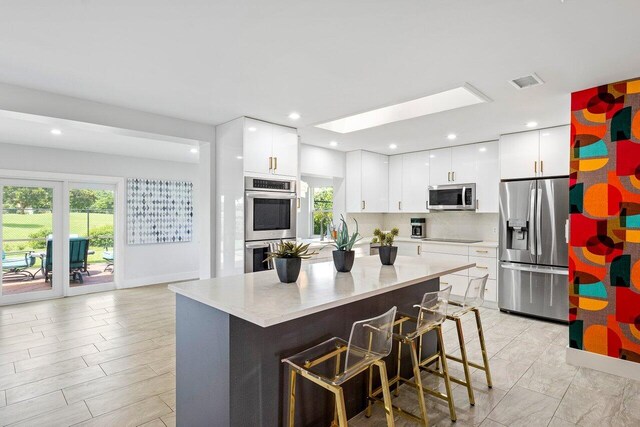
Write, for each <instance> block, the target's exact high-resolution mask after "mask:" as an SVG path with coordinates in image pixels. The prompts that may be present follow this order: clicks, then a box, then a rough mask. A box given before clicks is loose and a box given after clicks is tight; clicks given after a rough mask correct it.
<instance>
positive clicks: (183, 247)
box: [0, 143, 209, 287]
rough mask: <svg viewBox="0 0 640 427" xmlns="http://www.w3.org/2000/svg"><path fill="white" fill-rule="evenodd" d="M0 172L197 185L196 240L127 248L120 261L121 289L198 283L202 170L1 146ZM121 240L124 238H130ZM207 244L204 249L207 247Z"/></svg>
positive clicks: (195, 194) (39, 148)
mask: <svg viewBox="0 0 640 427" xmlns="http://www.w3.org/2000/svg"><path fill="white" fill-rule="evenodd" d="M0 169H4V170H22V171H34V172H52V173H61V174H80V175H101V176H110V177H122V178H153V179H167V180H187V181H191V182H193V184H194V193H193V194H194V230H193V239H194V240H193V241H191V242H185V243H171V244H153V245H127V244H125V245H124V253H123V254H120V255H118V259H117V262H118V263H122V262H125V263H126V264H125V267H124V279H123V283H120V284H119V285H120V286H121V287H122V286H124V287H128V286H138V285H147V284H153V283H162V282H168V281H174V280H183V279H192V278H198V276H199V264H200V258H201V257H202V253H201V252H200V251H201V247H200V241H199V238H200V237H201V236H202V233H201V231H202V230H207V227H202V223H201V221H202V220H203V218H204V219H205V220H206V218H207V217H206V215H201V209H205V211H206V210H207V207H203V206H202V204H201V203H200V200H198V199H199V197H198V195H199V193H200V191H201V190H203V189H202V188H201V182H200V179H199V178H200V176H201V175H200V170H199V165H194V164H188V163H179V162H167V161H161V160H150V159H141V158H133V157H123V156H112V155H106V154H97V153H87V152H82V151H67V150H58V149H50V148H41V147H32V146H24V145H13V144H6V143H0ZM202 185H205V186H208V185H209V183H208V182H205V183H204V184H202ZM207 191H209V190H207ZM119 238H120V239H126V236H119ZM125 242H126V240H125ZM204 243H205V246H206V244H207V242H204ZM204 250H206V249H204ZM116 268H117V266H116Z"/></svg>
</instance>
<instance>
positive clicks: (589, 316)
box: [569, 78, 640, 362]
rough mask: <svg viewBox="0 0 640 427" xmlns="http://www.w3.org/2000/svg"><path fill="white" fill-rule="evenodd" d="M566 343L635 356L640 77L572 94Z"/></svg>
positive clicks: (639, 357)
mask: <svg viewBox="0 0 640 427" xmlns="http://www.w3.org/2000/svg"><path fill="white" fill-rule="evenodd" d="M571 139H572V143H571V177H570V192H569V193H570V196H569V198H570V203H569V206H570V218H571V219H570V223H571V225H570V230H571V237H570V242H569V287H570V289H569V307H570V309H569V322H570V323H569V340H570V346H571V347H573V348H576V349H581V350H585V351H589V352H593V353H598V354H602V355H606V356H610V357H615V358H619V359H626V360H630V361H634V362H640V78H638V79H634V80H629V81H624V82H618V83H613V84H609V85H605V86H599V87H595V88H592V89H587V90H583V91H580V92H576V93H573V94H572V96H571Z"/></svg>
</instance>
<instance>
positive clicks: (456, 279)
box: [398, 243, 498, 303]
mask: <svg viewBox="0 0 640 427" xmlns="http://www.w3.org/2000/svg"><path fill="white" fill-rule="evenodd" d="M399 251H400V249H398V252H399ZM421 256H423V257H425V258H427V259H429V260H430V261H435V262H438V261H457V262H461V263H475V264H476V266H475V267H472V268H470V269H468V270H462V271H458V272H456V273H453V274H447V275H446V276H442V278H441V279H440V284H441V285H442V286H443V287H444V286H449V285H451V295H452V299H454V300H461V299H462V298H464V294H465V292H466V291H467V286H468V285H469V280H470V279H471V278H476V277H482V276H484V275H486V274H488V275H489V278H488V280H487V286H486V288H485V294H484V298H485V301H487V302H489V303H497V302H498V277H497V271H498V261H497V249H496V248H495V247H491V246H467V245H449V244H439V243H422V250H421Z"/></svg>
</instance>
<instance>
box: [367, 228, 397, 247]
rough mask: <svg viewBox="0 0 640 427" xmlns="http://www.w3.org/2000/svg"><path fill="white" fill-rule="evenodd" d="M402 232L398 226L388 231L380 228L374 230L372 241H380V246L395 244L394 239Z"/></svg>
mask: <svg viewBox="0 0 640 427" xmlns="http://www.w3.org/2000/svg"><path fill="white" fill-rule="evenodd" d="M398 234H400V230H398V227H393V228H392V229H391V231H389V232H388V233H385V232H383V231H382V230H380V229H379V228H376V229H375V230H373V236H374V237H373V239H371V243H379V244H380V246H393V239H395V238H396V236H397V235H398Z"/></svg>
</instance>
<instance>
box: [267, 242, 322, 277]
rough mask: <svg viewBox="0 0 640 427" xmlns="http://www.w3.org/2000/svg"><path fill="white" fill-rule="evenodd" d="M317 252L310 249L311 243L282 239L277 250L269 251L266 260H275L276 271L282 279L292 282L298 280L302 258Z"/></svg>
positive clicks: (309, 256)
mask: <svg viewBox="0 0 640 427" xmlns="http://www.w3.org/2000/svg"><path fill="white" fill-rule="evenodd" d="M315 254H316V252H314V251H309V244H306V245H305V244H302V243H296V242H295V241H291V240H287V241H286V242H285V241H282V240H281V241H280V243H278V245H277V246H276V248H275V250H273V251H271V252H267V258H266V259H265V260H264V262H268V261H271V260H273V261H274V262H275V264H276V272H277V273H278V278H279V279H280V281H281V282H283V283H292V282H295V281H296V280H298V276H299V275H300V267H301V266H302V260H303V259H308V258H311V257H312V256H313V255H315Z"/></svg>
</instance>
